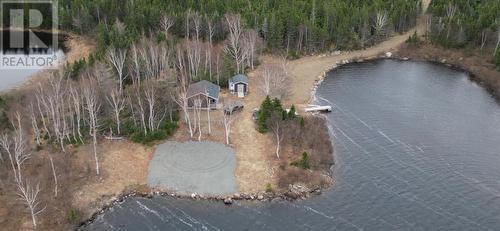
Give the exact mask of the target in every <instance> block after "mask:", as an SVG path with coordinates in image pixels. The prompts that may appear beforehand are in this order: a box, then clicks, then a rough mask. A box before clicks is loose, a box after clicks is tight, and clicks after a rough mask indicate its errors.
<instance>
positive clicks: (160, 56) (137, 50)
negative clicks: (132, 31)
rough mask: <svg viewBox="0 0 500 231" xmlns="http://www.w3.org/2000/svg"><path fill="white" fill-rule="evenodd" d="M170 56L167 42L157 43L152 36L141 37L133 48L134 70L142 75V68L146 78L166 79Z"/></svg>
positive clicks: (136, 73)
mask: <svg viewBox="0 0 500 231" xmlns="http://www.w3.org/2000/svg"><path fill="white" fill-rule="evenodd" d="M137 54H138V56H137ZM136 56H137V57H136ZM170 56H171V55H170V49H168V46H167V44H166V43H157V42H155V41H153V39H151V38H144V39H141V41H140V42H139V43H138V44H136V45H134V47H133V50H132V59H133V61H132V62H133V65H134V66H133V67H132V69H133V72H135V73H134V74H135V75H138V76H140V71H141V70H142V71H143V72H144V74H145V76H144V77H145V78H154V79H166V78H167V75H168V72H169V68H170ZM136 82H140V81H136Z"/></svg>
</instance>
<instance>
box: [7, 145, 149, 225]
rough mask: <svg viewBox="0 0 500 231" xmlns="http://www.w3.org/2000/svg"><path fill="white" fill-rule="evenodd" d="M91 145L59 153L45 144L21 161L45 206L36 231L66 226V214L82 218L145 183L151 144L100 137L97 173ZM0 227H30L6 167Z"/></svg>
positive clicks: (25, 211)
mask: <svg viewBox="0 0 500 231" xmlns="http://www.w3.org/2000/svg"><path fill="white" fill-rule="evenodd" d="M91 150H92V148H91V145H84V146H82V147H79V148H69V150H68V152H67V153H58V152H57V151H56V150H53V149H51V148H50V147H47V148H46V149H44V150H41V151H39V152H36V153H34V156H33V158H32V159H30V160H29V161H28V162H27V163H26V164H25V173H24V175H25V176H26V177H28V176H29V177H30V179H32V180H33V181H37V182H38V181H39V182H40V187H41V189H42V191H41V193H40V199H41V202H42V206H46V209H45V210H44V212H43V213H42V214H40V215H39V217H38V219H37V222H38V223H39V224H38V230H70V229H72V227H73V226H74V225H75V224H70V223H69V221H68V219H67V217H68V214H69V212H70V211H71V210H75V211H78V213H79V219H86V218H87V217H88V216H90V215H91V214H92V213H94V212H95V211H97V210H98V209H100V208H101V207H102V205H103V204H104V203H106V202H108V201H109V200H110V199H111V198H113V197H115V196H117V195H119V194H121V193H122V192H123V191H124V190H126V189H127V188H129V187H130V186H134V185H144V184H146V181H147V168H148V164H149V160H150V159H151V156H152V153H153V151H154V150H153V148H146V147H143V146H141V145H138V144H133V143H130V142H127V141H113V142H111V141H104V142H102V143H101V144H100V145H99V149H98V150H99V157H100V161H101V169H102V170H101V171H102V172H101V173H102V174H101V175H100V176H99V177H98V176H96V174H95V163H94V161H93V153H92V151H91ZM49 155H51V156H52V157H53V160H54V165H55V168H56V172H57V175H58V181H59V190H58V196H57V197H54V178H53V175H52V170H51V167H50V162H49V159H48V156H49ZM0 179H2V181H1V182H0V186H1V187H0V205H3V206H0V226H1V227H3V228H4V229H5V230H31V220H30V217H29V216H28V214H27V210H26V208H25V207H24V205H23V204H22V203H21V201H18V200H17V197H16V195H15V192H16V188H15V185H14V184H13V182H12V180H11V179H12V177H10V168H8V167H4V166H2V167H1V168H0Z"/></svg>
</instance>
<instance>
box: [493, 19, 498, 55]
mask: <svg viewBox="0 0 500 231" xmlns="http://www.w3.org/2000/svg"><path fill="white" fill-rule="evenodd" d="M497 34H498V35H497V45H496V46H495V53H494V54H493V55H495V54H496V53H497V51H498V46H499V45H500V26H498V31H497Z"/></svg>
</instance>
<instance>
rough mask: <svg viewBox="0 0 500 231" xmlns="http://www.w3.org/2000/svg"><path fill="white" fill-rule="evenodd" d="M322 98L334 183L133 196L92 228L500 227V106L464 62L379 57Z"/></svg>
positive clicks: (338, 74)
mask: <svg viewBox="0 0 500 231" xmlns="http://www.w3.org/2000/svg"><path fill="white" fill-rule="evenodd" d="M317 101H318V102H319V103H321V104H325V105H332V106H333V107H334V112H333V113H331V114H329V115H328V118H329V121H330V128H331V130H332V133H333V136H332V138H333V140H334V141H335V151H336V154H335V158H336V162H337V165H336V166H335V170H334V174H335V177H336V185H335V186H334V187H333V188H332V189H331V190H329V191H328V192H325V193H323V195H321V196H317V197H314V198H312V199H309V200H306V201H302V202H294V203H290V202H279V203H268V204H253V203H248V202H240V203H238V204H236V205H233V206H224V205H223V204H221V203H215V202H206V201H205V202H199V201H190V200H177V199H173V198H154V199H151V200H150V199H144V198H132V199H128V200H126V201H125V202H124V203H122V204H120V205H117V206H115V207H114V208H112V210H111V211H109V212H107V213H105V214H104V215H103V216H100V217H99V218H98V219H97V221H96V222H94V223H93V224H91V225H90V226H88V227H86V229H88V230H167V229H170V230H174V229H175V230H498V229H499V228H500V107H499V105H498V103H497V102H496V101H495V100H494V99H493V98H492V97H491V96H490V95H489V94H488V93H487V92H486V91H484V90H483V89H482V88H481V87H479V86H477V85H476V84H474V83H472V82H470V81H469V80H468V77H467V75H466V74H464V73H462V72H459V71H454V70H450V69H448V68H446V67H443V66H438V65H434V64H430V63H423V62H398V61H392V60H381V61H376V62H369V63H363V64H352V65H348V66H344V67H341V68H339V69H337V70H335V71H333V72H331V73H330V74H329V76H328V78H327V79H326V80H325V81H324V82H323V83H322V85H321V87H320V88H319V90H318V92H317Z"/></svg>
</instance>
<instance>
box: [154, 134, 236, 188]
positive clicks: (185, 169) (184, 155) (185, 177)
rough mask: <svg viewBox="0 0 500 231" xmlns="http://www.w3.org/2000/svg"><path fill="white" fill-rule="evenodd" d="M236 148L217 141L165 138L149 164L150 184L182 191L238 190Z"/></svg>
mask: <svg viewBox="0 0 500 231" xmlns="http://www.w3.org/2000/svg"><path fill="white" fill-rule="evenodd" d="M234 156H235V155H234V151H233V149H232V148H229V147H227V146H225V145H223V144H219V143H214V142H186V143H179V142H170V141H169V142H166V143H164V144H160V145H158V148H157V149H156V152H155V154H154V157H153V159H152V160H151V162H150V165H149V172H148V184H149V185H150V186H151V187H155V188H164V189H168V190H174V191H176V192H180V193H197V194H202V195H229V194H233V193H236V191H237V190H236V181H235V178H234V168H235V164H236V159H235V157H234Z"/></svg>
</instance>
